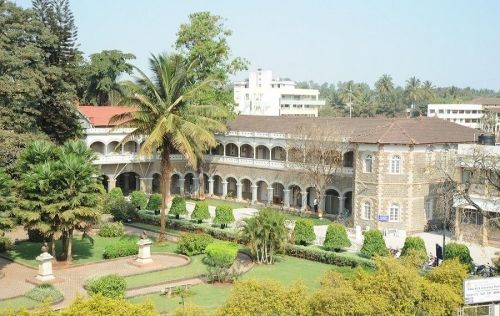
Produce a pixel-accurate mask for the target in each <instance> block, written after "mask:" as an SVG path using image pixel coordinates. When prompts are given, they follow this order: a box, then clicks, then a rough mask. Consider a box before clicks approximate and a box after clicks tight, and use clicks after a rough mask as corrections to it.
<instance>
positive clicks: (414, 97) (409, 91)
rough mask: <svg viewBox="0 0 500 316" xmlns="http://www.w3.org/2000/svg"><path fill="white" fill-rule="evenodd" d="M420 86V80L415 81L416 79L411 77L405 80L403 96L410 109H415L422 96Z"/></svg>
mask: <svg viewBox="0 0 500 316" xmlns="http://www.w3.org/2000/svg"><path fill="white" fill-rule="evenodd" d="M420 84H421V82H420V79H417V78H416V77H411V78H410V79H408V80H406V87H405V94H406V97H407V98H408V100H409V101H410V104H411V108H414V107H415V105H416V104H417V102H418V101H419V100H420V98H421V96H422V91H421V86H420Z"/></svg>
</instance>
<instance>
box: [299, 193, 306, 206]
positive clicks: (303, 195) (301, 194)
mask: <svg viewBox="0 0 500 316" xmlns="http://www.w3.org/2000/svg"><path fill="white" fill-rule="evenodd" d="M300 196H301V197H302V207H301V210H303V211H305V210H307V191H302V192H300Z"/></svg>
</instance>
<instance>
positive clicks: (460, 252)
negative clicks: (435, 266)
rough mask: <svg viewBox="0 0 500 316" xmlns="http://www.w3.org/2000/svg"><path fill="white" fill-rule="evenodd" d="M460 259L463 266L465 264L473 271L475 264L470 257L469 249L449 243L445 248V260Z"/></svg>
mask: <svg viewBox="0 0 500 316" xmlns="http://www.w3.org/2000/svg"><path fill="white" fill-rule="evenodd" d="M454 258H458V260H459V261H460V263H461V264H465V265H467V266H468V267H469V269H472V268H473V267H474V264H473V262H472V257H471V256H470V251H469V248H468V247H467V246H466V245H463V244H458V243H454V242H452V243H449V244H446V245H445V246H444V260H448V259H454Z"/></svg>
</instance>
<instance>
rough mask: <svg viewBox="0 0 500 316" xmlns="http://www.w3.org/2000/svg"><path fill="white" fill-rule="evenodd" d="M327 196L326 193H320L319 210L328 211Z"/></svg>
mask: <svg viewBox="0 0 500 316" xmlns="http://www.w3.org/2000/svg"><path fill="white" fill-rule="evenodd" d="M325 198H326V195H324V194H318V200H319V205H318V212H322V213H326V211H325V202H326V201H325Z"/></svg>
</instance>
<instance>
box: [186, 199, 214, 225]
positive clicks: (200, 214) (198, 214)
mask: <svg viewBox="0 0 500 316" xmlns="http://www.w3.org/2000/svg"><path fill="white" fill-rule="evenodd" d="M209 218H210V212H209V211H208V203H207V202H205V201H198V202H196V205H195V206H194V210H193V213H191V219H196V220H198V223H199V224H201V222H203V220H204V219H209Z"/></svg>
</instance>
